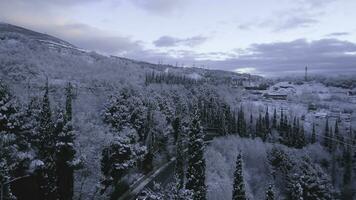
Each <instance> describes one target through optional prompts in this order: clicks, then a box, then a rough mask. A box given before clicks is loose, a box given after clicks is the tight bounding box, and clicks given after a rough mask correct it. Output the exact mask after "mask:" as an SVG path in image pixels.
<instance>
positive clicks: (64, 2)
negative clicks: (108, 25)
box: [1, 0, 104, 8]
mask: <svg viewBox="0 0 356 200" xmlns="http://www.w3.org/2000/svg"><path fill="white" fill-rule="evenodd" d="M1 1H3V2H4V3H5V4H6V3H12V4H14V3H17V5H20V6H27V5H28V6H41V7H42V8H43V7H46V6H65V7H67V6H73V5H82V4H83V3H94V2H102V1H104V0H75V1H73V0H48V1H43V0H31V1H28V0H16V2H14V1H13V0H1Z"/></svg>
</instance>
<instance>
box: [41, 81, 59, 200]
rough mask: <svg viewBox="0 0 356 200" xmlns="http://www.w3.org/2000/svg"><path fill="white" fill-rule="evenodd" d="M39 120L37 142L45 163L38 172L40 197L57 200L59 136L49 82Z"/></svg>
mask: <svg viewBox="0 0 356 200" xmlns="http://www.w3.org/2000/svg"><path fill="white" fill-rule="evenodd" d="M39 120H40V121H39V128H38V138H37V141H36V142H37V147H38V153H39V157H40V159H41V160H42V162H43V163H44V165H43V166H42V168H41V169H39V170H38V177H39V178H38V180H39V184H40V195H41V199H49V200H51V199H57V198H58V188H57V176H56V171H57V168H56V163H55V155H56V139H57V136H56V134H55V130H54V123H53V121H52V111H51V107H50V100H49V87H48V81H47V83H46V86H45V93H44V96H43V100H42V107H41V111H40V114H39Z"/></svg>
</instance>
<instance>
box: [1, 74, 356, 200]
mask: <svg viewBox="0 0 356 200" xmlns="http://www.w3.org/2000/svg"><path fill="white" fill-rule="evenodd" d="M196 83H197V82H195V81H188V82H187V80H186V78H185V77H176V76H173V75H167V77H165V76H164V75H153V74H152V75H147V76H146V84H145V85H144V86H142V87H134V86H127V87H123V88H121V89H119V90H118V91H117V92H115V93H113V94H111V95H110V96H109V97H108V98H107V99H108V100H107V102H106V103H105V104H104V105H103V110H102V113H101V114H100V116H101V120H102V122H103V123H104V124H105V126H107V127H108V129H109V130H110V134H111V135H110V137H111V138H112V139H111V140H110V142H109V143H108V144H107V145H105V146H104V147H103V148H102V150H101V152H100V155H101V156H100V157H101V159H100V166H101V171H100V172H97V173H100V174H101V179H100V181H99V183H98V185H97V188H98V190H97V191H98V195H99V196H101V197H103V198H110V199H117V198H118V197H120V196H121V195H122V194H123V193H124V192H125V191H127V190H128V189H129V188H130V181H129V176H130V174H137V173H142V174H148V173H149V172H151V171H152V170H154V169H156V168H157V166H159V165H161V164H163V163H165V162H168V161H169V160H170V159H171V158H173V157H175V158H176V162H175V169H174V172H172V173H174V181H173V182H172V183H171V184H169V185H168V186H166V187H165V188H159V189H157V190H156V191H144V195H145V196H146V197H145V198H146V199H194V200H203V199H208V196H207V195H208V191H209V187H208V184H207V183H206V180H207V176H209V174H206V173H209V170H206V167H207V166H206V155H205V149H206V144H207V142H208V141H209V140H211V138H210V139H209V138H208V137H206V136H207V132H208V131H212V130H213V131H214V133H215V135H214V137H227V136H231V135H235V136H237V137H238V138H240V140H243V138H248V139H250V140H259V141H261V142H262V143H266V144H276V145H274V146H272V147H270V148H269V149H268V153H267V156H266V159H267V161H268V166H269V167H270V170H269V172H268V173H269V175H268V177H269V179H270V180H269V181H268V182H269V184H268V185H267V186H266V185H260V188H265V191H266V192H265V198H266V199H277V197H276V194H275V193H276V192H277V191H278V195H279V197H278V199H280V198H283V199H292V200H294V199H295V200H301V199H326V200H327V199H352V198H353V197H354V196H355V191H354V184H355V181H354V179H353V178H354V177H355V175H354V174H355V170H356V167H355V165H356V152H355V150H356V149H355V145H356V144H355V143H356V138H354V139H353V137H354V136H353V133H352V132H351V130H352V129H351V128H350V132H349V133H340V130H339V125H338V121H336V123H335V124H330V123H329V121H328V120H327V121H326V122H325V128H324V130H322V132H323V134H318V133H317V132H320V131H316V128H315V126H313V129H312V130H311V131H309V132H306V131H305V130H304V126H303V120H301V119H299V118H298V117H291V116H290V115H288V114H287V113H285V111H284V110H283V109H281V110H277V109H276V108H268V107H266V108H265V111H264V112H260V113H247V111H246V110H247V109H245V108H244V107H243V106H242V105H241V106H237V107H236V106H235V107H233V106H231V105H230V104H229V103H227V102H226V100H225V99H224V97H222V96H221V94H219V92H218V91H217V90H216V89H215V88H214V87H212V86H211V85H209V84H207V83H201V84H196ZM162 85H163V86H164V87H165V88H166V89H162V88H161V87H162ZM175 85H181V86H178V88H177V87H175ZM167 86H168V87H167ZM50 87H51V86H50V85H49V82H48V81H47V82H46V83H44V84H43V89H42V90H41V91H40V92H39V93H38V94H36V95H34V96H33V97H32V98H31V99H30V101H28V102H24V103H23V102H19V101H18V100H17V97H16V96H14V95H13V93H12V91H11V89H10V88H9V87H8V86H7V85H6V84H5V83H3V82H2V83H1V85H0V116H1V118H0V130H1V132H0V133H1V134H0V144H1V152H0V153H1V156H0V158H1V160H0V167H1V170H0V183H1V185H2V191H3V192H2V195H3V199H28V197H29V196H31V198H32V199H33V198H35V199H43V200H45V199H46V200H51V199H63V200H64V199H65V200H68V199H73V198H74V196H75V195H74V189H73V188H74V182H75V180H74V179H75V176H74V174H75V173H76V171H81V170H83V169H85V168H86V164H85V162H83V161H82V160H81V158H80V155H79V154H78V151H77V149H76V145H75V143H76V137H77V136H78V135H79V134H82V133H80V132H78V131H75V130H78V129H77V128H76V122H75V121H73V115H75V113H73V110H74V109H73V104H72V102H73V90H74V89H75V86H73V85H72V84H70V83H68V84H67V85H66V87H65V90H64V92H63V94H62V95H63V97H64V98H63V99H64V100H63V101H62V102H61V101H52V100H51V99H52V98H51V92H50V91H51V88H50ZM157 87H158V88H161V89H157ZM147 94H150V95H147ZM316 144H317V145H319V144H320V145H322V147H323V149H324V150H325V152H326V154H328V155H329V158H330V159H326V160H322V161H320V163H316V162H314V161H313V159H311V158H310V157H308V156H303V157H296V154H295V153H293V151H291V150H289V149H295V151H298V149H304V148H306V147H308V146H312V145H316ZM237 152H238V153H237V155H236V156H235V158H236V160H235V164H234V166H235V168H234V173H233V183H232V184H231V187H232V190H231V191H230V192H231V195H232V199H248V198H249V195H248V194H247V192H246V191H245V188H246V185H245V184H246V182H245V181H244V173H243V170H244V169H243V168H244V150H243V149H239V150H238V151H237ZM98 153H99V152H98ZM276 185H278V187H276ZM281 186H283V188H281ZM172 191H173V192H172Z"/></svg>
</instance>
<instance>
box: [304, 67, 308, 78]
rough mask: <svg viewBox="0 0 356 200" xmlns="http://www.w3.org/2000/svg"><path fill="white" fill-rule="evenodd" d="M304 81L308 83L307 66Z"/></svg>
mask: <svg viewBox="0 0 356 200" xmlns="http://www.w3.org/2000/svg"><path fill="white" fill-rule="evenodd" d="M304 80H305V81H308V66H305V77H304Z"/></svg>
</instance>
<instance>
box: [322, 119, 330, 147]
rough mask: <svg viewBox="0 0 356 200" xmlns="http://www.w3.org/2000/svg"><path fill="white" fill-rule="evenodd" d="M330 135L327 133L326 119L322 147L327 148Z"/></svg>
mask: <svg viewBox="0 0 356 200" xmlns="http://www.w3.org/2000/svg"><path fill="white" fill-rule="evenodd" d="M329 137H330V133H329V119H326V123H325V131H324V143H323V145H324V147H325V148H329V142H330V139H329Z"/></svg>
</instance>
